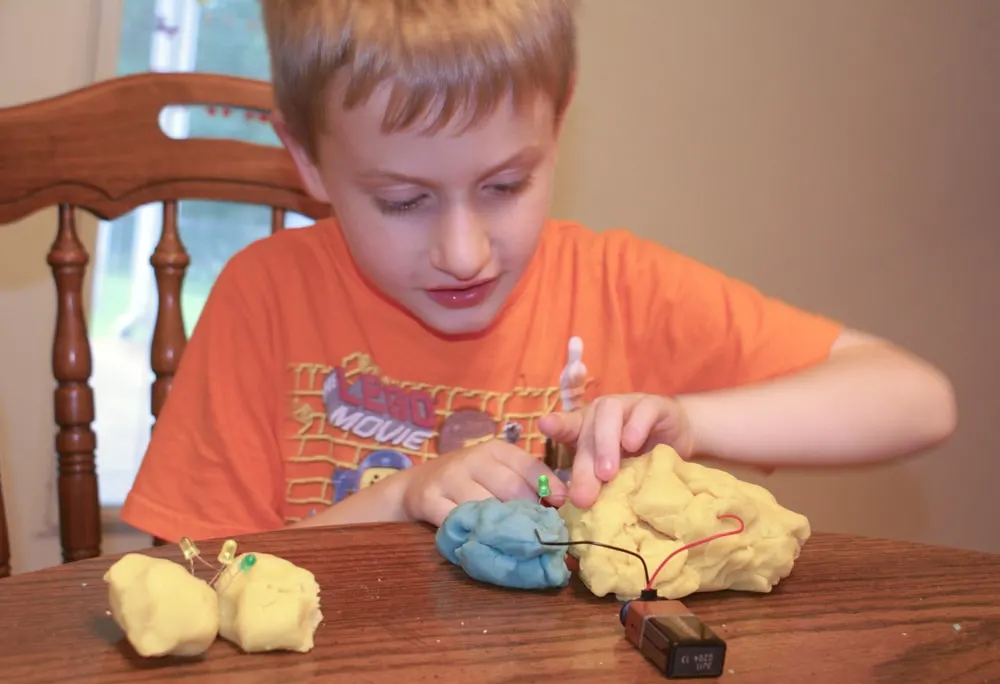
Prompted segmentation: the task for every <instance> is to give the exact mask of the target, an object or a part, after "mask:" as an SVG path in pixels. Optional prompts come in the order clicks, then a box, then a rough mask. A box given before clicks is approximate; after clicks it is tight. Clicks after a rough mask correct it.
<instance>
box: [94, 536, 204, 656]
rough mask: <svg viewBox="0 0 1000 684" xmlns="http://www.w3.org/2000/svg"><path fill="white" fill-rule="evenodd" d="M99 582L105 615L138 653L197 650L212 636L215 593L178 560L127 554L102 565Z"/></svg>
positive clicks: (190, 652)
mask: <svg viewBox="0 0 1000 684" xmlns="http://www.w3.org/2000/svg"><path fill="white" fill-rule="evenodd" d="M104 581H105V582H107V583H108V599H109V601H110V603H111V617H112V618H113V619H114V621H115V622H116V623H117V624H118V626H119V627H121V629H122V631H124V632H125V637H126V638H127V639H128V641H129V643H130V644H132V647H133V648H135V650H136V652H137V653H138V654H139V655H141V656H143V657H146V658H151V657H157V656H167V655H173V656H196V655H200V654H202V653H204V652H205V651H206V650H208V647H209V646H211V645H212V642H213V641H215V638H216V636H218V632H219V603H218V599H217V598H216V594H215V592H214V591H213V590H212V587H210V586H209V585H208V583H207V582H205V581H204V580H201V579H198V578H197V577H195V576H193V575H192V574H191V573H190V571H189V570H188V569H187V568H185V567H184V566H182V565H179V564H177V563H175V562H173V561H170V560H166V559H164V558H153V557H152V556H146V555H143V554H141V553H129V554H126V555H124V556H122V557H121V558H120V559H119V560H118V561H116V562H115V563H114V564H113V565H112V566H111V567H110V568H109V569H108V571H107V572H106V573H105V574H104Z"/></svg>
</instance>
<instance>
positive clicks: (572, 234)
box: [539, 219, 687, 273]
mask: <svg viewBox="0 0 1000 684" xmlns="http://www.w3.org/2000/svg"><path fill="white" fill-rule="evenodd" d="M539 249H540V251H541V253H542V260H543V261H546V262H550V261H553V262H557V263H561V264H563V265H564V266H569V267H573V268H579V267H581V266H587V265H590V266H592V267H594V268H600V269H601V270H602V271H604V272H606V273H609V272H614V271H619V270H621V269H625V270H626V271H627V270H628V269H629V268H634V267H637V266H640V265H643V264H652V263H654V262H655V263H656V264H657V265H658V266H660V267H663V266H668V265H673V264H681V263H683V262H685V261H687V259H686V257H684V256H683V255H682V254H679V253H677V252H675V251H673V250H671V249H670V248H668V247H665V246H664V245H662V244H660V243H658V242H656V241H654V240H651V239H649V238H645V237H642V236H640V235H637V234H636V233H634V232H632V231H630V230H628V229H626V228H607V229H604V230H594V229H593V228H590V227H589V226H587V225H584V224H583V223H580V222H578V221H570V220H559V219H551V220H549V221H548V223H547V224H546V227H545V230H544V232H543V234H542V239H541V241H540V244H539Z"/></svg>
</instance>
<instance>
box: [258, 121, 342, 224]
mask: <svg viewBox="0 0 1000 684" xmlns="http://www.w3.org/2000/svg"><path fill="white" fill-rule="evenodd" d="M271 126H272V127H273V128H274V132H275V133H277V134H278V138H279V139H280V140H281V144H282V145H284V146H285V149H286V150H288V153H289V154H290V155H292V161H293V162H294V163H295V168H296V169H298V171H299V177H300V178H301V179H302V184H303V185H305V188H306V192H308V193H309V194H310V195H311V196H312V198H313V199H315V200H317V201H319V202H323V203H325V204H329V202H330V198H329V196H328V195H327V194H326V188H324V187H323V179H322V178H321V177H320V174H319V169H318V168H316V164H314V163H313V161H312V159H310V157H309V155H308V154H307V153H306V151H305V150H304V149H303V148H302V145H300V144H299V142H298V141H297V140H296V139H295V137H294V136H293V135H292V134H291V133H289V131H288V126H286V125H285V118H284V117H283V116H282V115H281V113H280V112H279V111H277V110H276V109H275V110H271Z"/></svg>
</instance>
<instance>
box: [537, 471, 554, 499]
mask: <svg viewBox="0 0 1000 684" xmlns="http://www.w3.org/2000/svg"><path fill="white" fill-rule="evenodd" d="M551 493H552V490H551V489H549V476H548V475H539V476H538V496H540V497H545V496H548V495H550V494H551Z"/></svg>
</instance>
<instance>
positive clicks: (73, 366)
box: [0, 73, 330, 570]
mask: <svg viewBox="0 0 1000 684" xmlns="http://www.w3.org/2000/svg"><path fill="white" fill-rule="evenodd" d="M169 105H204V106H217V107H219V108H220V109H224V110H225V111H231V110H235V111H241V112H242V111H247V112H252V113H255V114H258V115H265V114H267V113H269V112H270V110H271V107H272V94H271V88H270V85H269V84H268V83H265V82H261V81H253V80H247V79H241V78H233V77H227V76H221V75H214V74H198V73H195V74H191V73H188V74H167V73H148V74H140V75H135V76H127V77H122V78H116V79H112V80H109V81H103V82H100V83H96V84H94V85H90V86H88V87H85V88H82V89H79V90H76V91H73V92H70V93H67V94H64V95H60V96H57V97H53V98H49V99H46V100H41V101H37V102H32V103H28V104H24V105H20V106H16V107H10V108H6V109H0V230H2V225H3V224H5V223H10V222H12V221H16V220H19V219H21V218H23V217H26V216H28V215H29V214H32V213H33V212H35V211H37V210H39V209H42V208H44V207H48V206H56V207H58V226H57V227H56V229H55V239H54V241H53V243H52V248H51V250H50V251H49V254H48V263H49V265H50V267H51V269H52V274H53V277H54V279H55V296H56V300H57V312H58V313H57V319H56V325H55V336H54V342H53V347H52V372H53V375H54V376H55V380H56V383H57V388H56V390H55V422H56V425H57V426H58V431H57V434H56V438H55V451H56V453H57V454H58V469H59V477H58V482H59V485H58V491H59V525H60V541H61V545H62V558H63V562H71V561H75V560H80V559H84V558H92V557H95V556H98V555H100V553H101V515H100V505H99V502H98V490H97V486H98V485H97V474H96V469H95V463H94V452H95V449H96V446H97V445H96V438H95V435H94V431H93V428H92V423H93V421H94V396H93V391H92V390H91V387H90V383H89V381H90V377H91V350H90V342H89V340H88V337H87V325H86V321H85V320H84V313H83V293H82V284H83V279H84V274H85V270H86V268H87V264H88V261H89V256H88V254H87V251H86V250H85V249H84V246H83V244H82V243H81V242H80V238H79V237H78V235H77V228H76V210H77V209H82V210H85V211H87V212H89V213H91V214H93V215H95V216H97V217H98V218H100V219H105V220H111V219H114V218H117V217H119V216H122V215H123V214H126V213H128V212H130V211H132V210H134V209H136V208H138V207H139V206H142V205H144V204H148V203H162V205H163V229H162V236H161V238H160V241H159V243H158V245H157V246H156V249H155V250H154V252H153V255H152V257H151V259H150V263H151V264H152V267H153V269H154V272H155V277H156V284H157V289H158V297H159V307H158V311H157V315H156V323H155V328H154V334H153V339H152V344H151V351H150V363H151V366H152V370H153V373H154V374H155V380H154V381H153V383H152V388H151V392H152V395H151V399H152V413H153V417H154V419H155V417H156V416H157V415H159V412H160V408H161V407H162V406H163V402H164V400H165V399H166V397H167V393H168V392H169V391H170V385H171V381H172V379H173V376H174V373H175V372H176V369H177V364H178V362H179V360H180V358H181V354H182V353H183V351H184V346H185V344H186V336H185V331H184V325H183V321H182V318H181V284H182V281H183V279H184V274H185V269H186V268H187V266H188V264H189V263H190V260H189V257H188V254H187V252H186V251H185V248H184V245H183V244H182V243H181V240H180V236H179V234H178V230H177V202H178V200H183V199H200V200H216V201H228V202H241V203H249V204H258V205H267V206H270V207H272V221H271V231H272V232H274V231H278V230H282V229H283V228H284V223H285V212H286V211H294V212H298V213H300V214H303V215H305V216H307V217H310V218H313V219H315V218H320V217H323V216H327V215H329V214H330V209H329V207H328V206H327V205H325V204H322V203H319V202H316V201H315V200H313V199H312V198H310V197H309V196H308V195H307V194H306V193H305V191H304V190H303V188H302V186H301V183H300V180H299V177H298V175H297V173H296V171H295V168H294V166H293V164H292V161H291V158H290V157H289V155H288V154H287V152H286V151H285V150H284V149H282V148H279V147H274V146H268V145H257V144H252V143H247V142H241V141H237V140H228V139H183V140H176V139H171V138H169V137H167V136H166V135H165V134H164V133H163V132H162V130H161V129H160V126H159V123H158V117H159V114H160V112H161V110H162V109H163V108H164V107H166V106H169ZM48 456H49V455H48V454H19V455H15V457H20V458H48ZM8 484H9V483H8ZM5 524H6V521H5V519H4V514H3V505H2V499H0V530H4V529H5V527H4V526H5ZM5 539H6V535H5V534H4V533H3V532H2V531H0V570H2V569H3V568H4V567H5V566H6V565H7V564H8V563H7V559H6V558H5V556H7V555H8V554H7V553H6V549H5Z"/></svg>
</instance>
